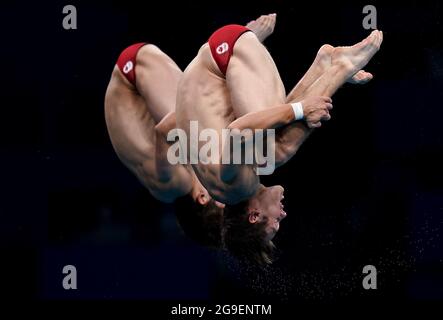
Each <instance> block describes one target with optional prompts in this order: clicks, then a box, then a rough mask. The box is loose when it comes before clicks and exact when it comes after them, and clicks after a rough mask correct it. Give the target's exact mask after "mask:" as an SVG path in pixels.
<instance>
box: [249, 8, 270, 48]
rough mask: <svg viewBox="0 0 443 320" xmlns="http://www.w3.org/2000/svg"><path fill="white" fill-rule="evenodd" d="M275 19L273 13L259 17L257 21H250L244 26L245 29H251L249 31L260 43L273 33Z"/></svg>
mask: <svg viewBox="0 0 443 320" xmlns="http://www.w3.org/2000/svg"><path fill="white" fill-rule="evenodd" d="M276 19H277V14H275V13H271V14H267V15H263V16H260V17H259V18H258V19H257V20H252V21H250V22H249V23H248V24H247V25H246V27H247V28H249V29H251V31H252V32H254V33H255V35H256V36H257V38H258V40H260V42H263V41H264V40H265V39H266V38H267V37H269V36H270V35H271V34H272V32H274V27H275V22H276Z"/></svg>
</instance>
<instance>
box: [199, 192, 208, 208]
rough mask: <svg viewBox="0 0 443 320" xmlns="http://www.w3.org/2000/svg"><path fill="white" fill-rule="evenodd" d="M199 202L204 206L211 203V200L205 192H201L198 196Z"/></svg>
mask: <svg viewBox="0 0 443 320" xmlns="http://www.w3.org/2000/svg"><path fill="white" fill-rule="evenodd" d="M197 202H198V203H199V204H201V205H202V206H205V205H207V204H208V202H209V198H208V196H207V195H206V193H204V192H200V193H199V194H198V197H197Z"/></svg>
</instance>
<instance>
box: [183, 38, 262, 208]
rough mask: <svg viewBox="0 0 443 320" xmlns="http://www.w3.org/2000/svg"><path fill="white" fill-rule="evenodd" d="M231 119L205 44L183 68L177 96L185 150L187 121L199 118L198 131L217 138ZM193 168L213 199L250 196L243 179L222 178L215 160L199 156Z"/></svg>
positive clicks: (223, 83)
mask: <svg viewBox="0 0 443 320" xmlns="http://www.w3.org/2000/svg"><path fill="white" fill-rule="evenodd" d="M234 120H235V116H234V113H233V109H232V105H231V98H230V95H229V92H228V89H227V87H226V81H225V79H224V77H223V75H222V74H221V73H220V71H219V70H218V67H217V65H216V64H215V62H214V61H213V59H212V56H211V53H210V49H209V46H208V44H205V45H203V47H202V48H201V49H200V51H199V54H198V55H197V57H196V58H195V59H194V60H193V61H192V62H191V63H190V65H189V66H188V68H187V69H186V70H185V71H184V75H183V78H182V82H181V85H179V90H178V96H177V125H178V127H179V128H181V129H183V130H185V132H186V134H187V138H188V143H187V146H188V152H189V151H190V150H189V146H190V121H198V129H199V134H200V132H201V131H202V130H203V129H207V128H211V129H214V130H216V131H217V133H218V137H222V130H223V129H226V128H227V127H228V125H229V124H230V123H231V122H232V121H234ZM205 143H206V142H205V141H200V142H199V148H198V150H200V148H201V147H202V146H203V145H204V144H205ZM218 146H219V148H218V150H219V152H220V154H221V152H222V150H223V149H222V144H221V141H219V145H218ZM197 159H198V157H197ZM188 160H189V154H188ZM241 166H242V168H241V170H252V167H251V166H246V165H241ZM193 168H194V171H195V173H196V175H197V177H198V178H199V180H200V182H201V183H202V184H203V185H204V186H205V188H206V189H207V190H208V192H209V193H210V194H211V196H212V197H213V198H214V199H215V200H217V201H220V202H223V203H229V202H232V198H233V197H235V198H240V199H243V198H244V197H246V196H249V192H245V191H247V190H245V189H246V188H245V185H244V183H245V181H240V180H243V179H238V180H237V181H236V180H233V181H230V182H229V183H226V182H223V181H222V180H221V176H220V169H221V167H220V165H219V164H218V163H210V164H202V163H201V161H200V159H199V161H198V164H193ZM257 180H258V177H257ZM254 184H255V182H254ZM229 200H231V201H229Z"/></svg>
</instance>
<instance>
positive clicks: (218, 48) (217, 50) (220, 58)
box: [208, 24, 251, 75]
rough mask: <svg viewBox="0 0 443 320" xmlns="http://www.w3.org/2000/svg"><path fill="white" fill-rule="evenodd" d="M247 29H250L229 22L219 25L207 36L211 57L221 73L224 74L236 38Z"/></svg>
mask: <svg viewBox="0 0 443 320" xmlns="http://www.w3.org/2000/svg"><path fill="white" fill-rule="evenodd" d="M247 31H251V30H250V29H248V28H246V27H245V26H241V25H238V24H229V25H227V26H224V27H221V28H220V29H218V30H217V31H215V32H214V33H213V34H212V35H211V37H209V40H208V43H209V47H210V48H211V53H212V57H213V58H214V60H215V62H216V63H217V65H218V68H219V69H220V71H221V72H222V73H223V75H226V70H227V68H228V64H229V59H231V56H232V53H233V52H234V45H235V43H236V42H237V40H238V38H239V37H240V36H241V35H242V34H243V33H245V32H247Z"/></svg>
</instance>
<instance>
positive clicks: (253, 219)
mask: <svg viewBox="0 0 443 320" xmlns="http://www.w3.org/2000/svg"><path fill="white" fill-rule="evenodd" d="M248 214H249V216H248V220H249V222H250V223H256V222H258V218H259V215H260V214H259V212H258V211H257V210H251V211H249V213H248Z"/></svg>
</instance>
